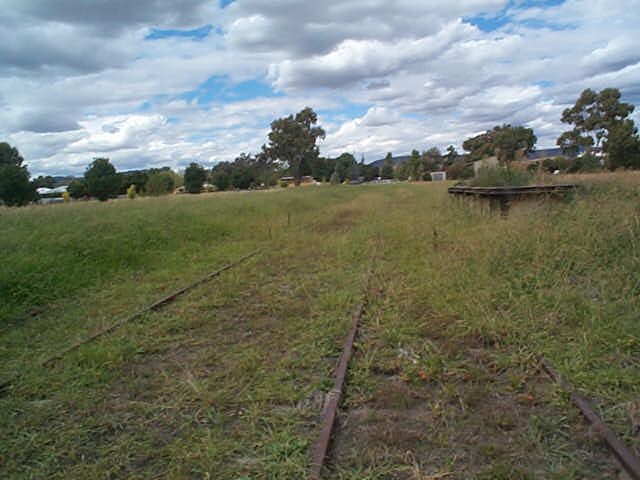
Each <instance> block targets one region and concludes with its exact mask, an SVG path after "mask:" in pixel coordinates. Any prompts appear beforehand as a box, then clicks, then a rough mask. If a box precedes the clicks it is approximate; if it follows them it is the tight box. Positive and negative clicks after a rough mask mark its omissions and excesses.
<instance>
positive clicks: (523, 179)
mask: <svg viewBox="0 0 640 480" xmlns="http://www.w3.org/2000/svg"><path fill="white" fill-rule="evenodd" d="M531 180H532V175H531V174H530V173H529V172H526V171H523V170H518V169H515V168H509V167H482V168H480V170H478V173H477V175H476V176H475V177H474V178H473V179H472V180H471V182H470V185H471V186H472V187H507V186H509V187H521V186H524V185H529V184H530V183H531Z"/></svg>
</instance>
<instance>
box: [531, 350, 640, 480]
mask: <svg viewBox="0 0 640 480" xmlns="http://www.w3.org/2000/svg"><path fill="white" fill-rule="evenodd" d="M540 365H541V366H542V369H543V370H544V371H545V372H546V373H547V375H549V377H551V379H553V381H555V382H557V383H558V384H559V385H560V386H561V387H562V388H563V389H564V390H566V391H568V392H570V394H571V399H572V400H573V403H574V404H575V405H576V406H577V407H578V409H579V410H580V412H582V415H584V417H585V418H586V419H587V420H588V421H589V423H590V424H591V425H592V426H593V428H594V430H595V431H596V432H597V433H598V434H599V435H600V437H602V439H603V440H604V441H605V443H606V444H607V447H609V450H611V452H612V453H613V454H614V455H615V457H616V458H617V459H618V461H619V462H620V464H621V465H622V466H623V468H624V469H625V471H626V472H627V473H628V474H629V476H630V477H631V478H633V479H634V480H640V460H639V459H638V457H636V456H635V455H634V453H633V452H632V451H631V450H630V449H629V448H628V447H627V446H626V445H625V444H624V442H623V441H622V440H621V439H620V438H619V437H618V436H617V435H616V434H615V432H614V431H613V430H611V429H610V428H609V426H608V425H607V424H606V423H605V422H604V421H602V419H601V418H600V417H599V416H598V414H597V413H596V412H595V410H594V409H593V408H592V407H591V404H590V403H589V400H587V399H586V398H585V397H583V396H582V395H580V394H579V393H578V392H577V391H576V390H575V389H573V388H572V387H571V385H569V383H568V382H567V381H566V380H565V379H563V378H562V377H561V376H560V374H559V373H558V372H557V371H556V370H555V369H554V368H553V367H552V366H551V365H550V364H549V363H548V362H547V361H546V360H544V359H541V360H540Z"/></svg>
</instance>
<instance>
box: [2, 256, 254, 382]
mask: <svg viewBox="0 0 640 480" xmlns="http://www.w3.org/2000/svg"><path fill="white" fill-rule="evenodd" d="M258 252H259V250H254V251H253V252H250V253H248V254H246V255H244V256H242V257H240V258H239V259H237V260H235V261H233V262H231V263H229V264H227V265H225V266H223V267H221V268H219V269H217V270H215V271H213V272H211V273H208V274H207V275H205V276H204V277H201V278H199V279H198V280H196V281H195V282H192V283H190V284H189V285H187V286H186V287H183V288H181V289H179V290H176V291H175V292H173V293H170V294H169V295H167V296H165V297H163V298H161V299H160V300H157V301H155V302H153V303H152V304H151V305H149V306H147V307H144V308H143V309H141V310H138V311H137V312H135V313H134V314H132V315H130V316H128V317H125V318H123V319H120V320H118V321H116V322H114V323H112V324H111V325H109V326H107V327H105V328H103V329H101V330H99V331H97V332H96V333H94V334H92V335H90V336H88V337H86V338H84V339H82V340H80V341H79V342H76V343H74V344H73V345H71V346H69V347H67V348H65V349H64V350H62V351H60V352H58V353H55V354H53V355H51V356H49V357H47V358H46V359H44V360H43V361H42V362H40V366H41V367H47V366H49V365H51V364H52V363H54V362H56V361H58V360H60V359H62V358H63V357H64V356H65V355H67V354H68V353H70V352H73V351H74V350H77V349H78V348H80V347H81V346H82V345H86V344H87V343H90V342H92V341H94V340H96V339H97V338H99V337H101V336H103V335H106V334H107V333H110V332H113V331H114V330H116V329H117V328H119V327H121V326H122V325H124V324H126V323H128V322H131V321H133V320H136V319H138V318H140V317H141V316H142V315H144V314H145V313H147V312H150V311H156V310H158V309H159V308H160V307H163V306H164V305H166V304H168V303H171V302H172V301H173V300H175V299H176V298H177V297H179V296H180V295H182V294H184V293H186V292H188V291H189V290H193V289H194V288H195V287H197V286H199V285H201V284H203V283H204V282H206V281H208V280H211V279H212V278H214V277H217V276H218V275H220V274H221V273H223V272H225V271H227V270H229V269H231V268H233V267H235V266H237V265H239V264H240V263H242V262H244V261H245V260H248V259H249V258H251V257H253V256H255V255H257V254H258ZM19 377H20V374H17V375H15V376H13V377H11V378H10V379H8V380H5V381H4V382H2V383H0V392H2V391H3V390H5V389H6V388H7V387H9V386H10V385H12V384H13V383H15V381H16V380H17V379H18V378H19Z"/></svg>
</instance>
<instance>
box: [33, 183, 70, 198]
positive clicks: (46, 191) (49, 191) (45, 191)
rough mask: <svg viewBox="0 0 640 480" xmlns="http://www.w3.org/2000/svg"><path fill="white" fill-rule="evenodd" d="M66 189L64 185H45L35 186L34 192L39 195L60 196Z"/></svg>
mask: <svg viewBox="0 0 640 480" xmlns="http://www.w3.org/2000/svg"><path fill="white" fill-rule="evenodd" d="M66 191H67V186H66V185H62V186H60V187H57V188H47V187H40V188H36V192H37V193H38V195H40V196H41V197H60V196H62V194H63V193H64V192H66Z"/></svg>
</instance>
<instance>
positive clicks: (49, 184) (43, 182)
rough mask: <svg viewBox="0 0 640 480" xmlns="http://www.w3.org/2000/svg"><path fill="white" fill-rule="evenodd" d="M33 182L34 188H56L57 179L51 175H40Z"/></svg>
mask: <svg viewBox="0 0 640 480" xmlns="http://www.w3.org/2000/svg"><path fill="white" fill-rule="evenodd" d="M32 183H33V187H34V188H41V187H45V188H54V187H55V181H54V180H53V177H52V176H51V175H47V176H46V177H45V176H42V175H40V176H38V178H36V179H35V180H33V181H32Z"/></svg>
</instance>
